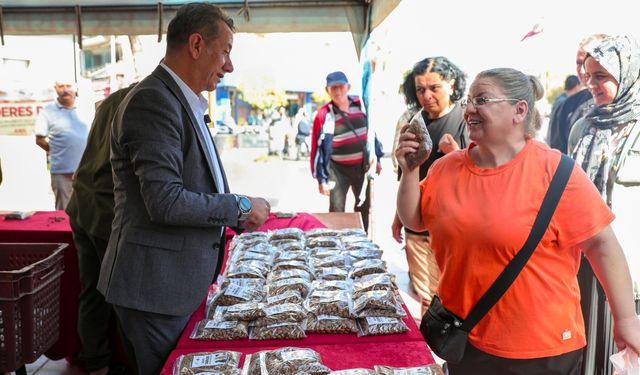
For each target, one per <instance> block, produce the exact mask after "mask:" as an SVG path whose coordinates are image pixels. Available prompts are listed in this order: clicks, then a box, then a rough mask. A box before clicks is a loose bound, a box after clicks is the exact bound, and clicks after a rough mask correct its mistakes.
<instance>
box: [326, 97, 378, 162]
mask: <svg viewBox="0 0 640 375" xmlns="http://www.w3.org/2000/svg"><path fill="white" fill-rule="evenodd" d="M331 107H332V108H333V110H334V112H338V113H339V114H340V116H341V117H342V119H343V120H344V123H345V125H347V127H348V128H349V129H351V131H352V132H353V135H355V136H356V139H357V140H358V143H360V146H362V152H363V156H364V158H365V159H366V158H367V155H366V154H367V141H366V140H365V141H363V140H362V139H360V136H358V133H356V129H355V128H354V127H353V124H352V123H351V120H350V119H349V114H348V113H344V112H343V111H342V110H341V109H340V108H338V106H337V105H332V106H331ZM368 128H369V124H368V123H367V129H368ZM365 164H369V161H368V160H365Z"/></svg>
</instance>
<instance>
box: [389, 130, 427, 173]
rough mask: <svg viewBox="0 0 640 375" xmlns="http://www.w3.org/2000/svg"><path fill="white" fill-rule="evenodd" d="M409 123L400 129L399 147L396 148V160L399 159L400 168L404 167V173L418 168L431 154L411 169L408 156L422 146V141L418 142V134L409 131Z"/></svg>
mask: <svg viewBox="0 0 640 375" xmlns="http://www.w3.org/2000/svg"><path fill="white" fill-rule="evenodd" d="M408 128H409V125H405V126H403V127H402V129H401V130H400V137H399V138H398V148H396V160H398V165H399V166H400V169H402V172H403V173H408V172H411V171H413V170H415V169H416V167H419V166H420V165H422V163H424V162H425V161H426V160H427V159H428V158H429V154H430V153H427V154H426V156H425V157H424V158H423V159H424V160H419V161H418V163H416V165H415V166H413V168H411V169H409V164H408V163H407V159H406V156H407V155H409V154H414V153H416V152H417V151H418V147H420V143H418V142H416V140H415V139H416V135H415V134H413V133H412V132H410V131H407V129H408Z"/></svg>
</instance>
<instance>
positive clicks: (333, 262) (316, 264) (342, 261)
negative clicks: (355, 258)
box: [311, 253, 348, 268]
mask: <svg viewBox="0 0 640 375" xmlns="http://www.w3.org/2000/svg"><path fill="white" fill-rule="evenodd" d="M311 265H312V266H313V268H327V267H339V268H346V267H347V266H348V264H347V259H346V257H345V256H344V254H342V253H337V254H334V255H330V256H327V257H323V258H315V257H314V258H311Z"/></svg>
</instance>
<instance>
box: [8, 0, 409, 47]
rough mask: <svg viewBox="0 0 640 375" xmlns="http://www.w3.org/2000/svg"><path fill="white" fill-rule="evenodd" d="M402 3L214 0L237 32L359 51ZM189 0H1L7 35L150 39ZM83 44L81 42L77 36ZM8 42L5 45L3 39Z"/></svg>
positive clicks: (375, 0)
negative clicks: (345, 36)
mask: <svg viewBox="0 0 640 375" xmlns="http://www.w3.org/2000/svg"><path fill="white" fill-rule="evenodd" d="M400 1H401V0H213V1H209V2H211V3H214V4H216V5H218V6H220V7H221V8H223V9H224V10H225V11H226V12H227V13H228V14H229V15H231V16H232V17H233V19H234V22H235V24H236V27H237V31H238V32H243V33H272V32H351V33H352V35H353V39H354V44H355V46H356V49H357V50H358V54H359V51H360V48H361V47H362V46H363V43H364V42H365V41H366V39H367V37H368V35H369V33H370V32H371V30H373V29H374V28H375V27H376V26H378V25H379V24H380V23H381V22H382V21H383V20H384V19H385V17H386V16H387V15H388V14H389V13H390V12H391V11H392V10H393V9H394V8H395V7H396V6H397V5H398V3H400ZM188 2H190V1H184V0H168V1H163V2H158V1H154V0H110V1H109V0H3V1H2V5H1V6H0V37H3V36H4V35H52V34H75V35H77V36H87V35H145V34H146V35H149V34H158V35H159V37H161V35H162V34H164V33H166V29H167V25H168V24H169V21H170V20H171V18H173V16H174V15H175V12H176V10H177V9H178V8H179V7H180V6H181V5H182V4H185V3H188ZM79 40H81V38H79ZM3 44H4V41H3Z"/></svg>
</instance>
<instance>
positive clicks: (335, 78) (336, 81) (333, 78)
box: [327, 71, 349, 87]
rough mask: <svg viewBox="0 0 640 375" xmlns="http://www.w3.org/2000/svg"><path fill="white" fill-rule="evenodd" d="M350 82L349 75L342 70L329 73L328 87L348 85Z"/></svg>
mask: <svg viewBox="0 0 640 375" xmlns="http://www.w3.org/2000/svg"><path fill="white" fill-rule="evenodd" d="M348 83H349V80H348V79H347V76H346V75H345V74H344V73H342V72H340V71H338V72H333V73H329V74H328V75H327V87H331V86H334V85H346V84H348Z"/></svg>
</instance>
